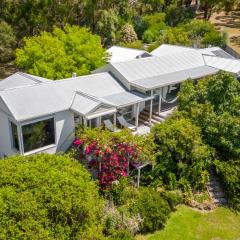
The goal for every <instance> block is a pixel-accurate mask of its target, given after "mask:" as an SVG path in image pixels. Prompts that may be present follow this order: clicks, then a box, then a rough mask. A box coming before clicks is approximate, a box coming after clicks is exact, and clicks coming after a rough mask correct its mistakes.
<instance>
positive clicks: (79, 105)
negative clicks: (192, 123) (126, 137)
mask: <svg viewBox="0 0 240 240" xmlns="http://www.w3.org/2000/svg"><path fill="white" fill-rule="evenodd" d="M172 47H173V48H175V46H172ZM168 48H171V46H168ZM161 49H162V50H161ZM202 51H203V52H202ZM202 51H200V50H199V49H193V48H192V49H189V48H187V49H186V50H184V49H181V51H179V52H178V51H170V50H169V54H167V53H166V49H165V47H164V48H163V47H160V49H158V51H156V50H155V53H154V52H153V53H151V54H152V56H151V57H144V58H134V59H130V60H125V61H120V62H109V63H108V64H107V65H105V66H103V67H102V68H99V69H97V70H95V71H94V72H93V73H92V74H90V75H87V76H81V77H72V78H68V79H62V80H58V81H52V80H49V79H44V78H41V77H37V76H33V75H29V74H25V73H20V72H18V73H15V74H13V75H12V76H10V77H8V78H6V79H4V80H2V81H0V133H1V134H0V155H1V157H4V156H9V155H13V154H18V153H19V154H22V155H29V154H34V153H38V152H48V153H56V152H59V151H65V150H66V149H67V148H68V147H69V146H70V145H71V143H72V141H73V139H74V129H75V124H76V123H81V124H83V125H85V126H89V127H96V126H100V125H101V124H102V123H103V122H104V121H105V120H110V121H111V122H112V123H113V124H114V126H116V124H117V117H118V116H119V115H121V116H123V117H124V119H125V120H126V121H129V122H131V123H132V124H135V126H136V128H138V126H139V125H140V124H149V125H151V124H153V123H155V122H158V121H161V120H162V117H161V116H162V115H161V114H163V112H164V111H166V110H167V109H171V108H172V107H175V106H176V104H177V93H178V91H179V89H180V84H181V82H183V81H185V80H187V79H189V78H192V79H199V78H202V77H204V76H208V75H213V74H216V73H217V72H218V71H219V70H225V71H228V72H232V73H235V74H236V75H238V74H239V73H240V61H239V60H237V59H234V58H232V57H231V58H230V57H228V56H227V54H226V55H224V53H223V52H221V56H219V54H220V53H219V52H218V53H216V52H215V53H214V51H216V49H215V50H214V49H212V50H210V49H205V50H202ZM207 51H210V52H211V53H210V52H209V53H208V54H206V52H207ZM217 51H223V50H221V49H220V50H219V49H218V50H217ZM156 55H158V56H156Z"/></svg>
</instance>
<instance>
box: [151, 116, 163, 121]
mask: <svg viewBox="0 0 240 240" xmlns="http://www.w3.org/2000/svg"><path fill="white" fill-rule="evenodd" d="M152 119H154V120H156V121H158V122H163V121H164V119H163V118H161V117H159V116H158V115H153V116H152Z"/></svg>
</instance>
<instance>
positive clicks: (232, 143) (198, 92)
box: [179, 72, 240, 159]
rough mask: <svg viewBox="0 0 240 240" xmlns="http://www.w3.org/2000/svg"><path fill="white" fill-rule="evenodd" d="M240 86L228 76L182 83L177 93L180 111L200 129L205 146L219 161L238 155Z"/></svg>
mask: <svg viewBox="0 0 240 240" xmlns="http://www.w3.org/2000/svg"><path fill="white" fill-rule="evenodd" d="M239 96H240V83H239V81H238V80H237V79H236V77H235V76H234V75H232V74H230V73H226V72H220V73H219V74H217V75H215V76H211V77H207V78H205V79H203V80H200V81H198V83H197V84H194V83H193V82H192V81H188V82H185V83H184V84H183V86H182V90H181V92H180V106H179V109H180V110H181V111H185V112H186V114H187V116H188V117H190V118H191V119H192V120H193V121H194V123H195V124H196V125H197V126H199V127H200V128H201V129H202V133H203V137H204V140H205V141H206V143H208V144H209V145H210V146H212V147H214V148H215V149H216V150H217V153H218V154H219V157H220V158H222V159H231V158H237V157H239V154H240V139H239V136H240V112H239V109H240V97H239Z"/></svg>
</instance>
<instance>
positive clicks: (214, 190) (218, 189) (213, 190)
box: [208, 185, 222, 192]
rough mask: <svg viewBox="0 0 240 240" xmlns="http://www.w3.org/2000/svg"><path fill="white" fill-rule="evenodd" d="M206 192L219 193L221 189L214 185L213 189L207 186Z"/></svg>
mask: <svg viewBox="0 0 240 240" xmlns="http://www.w3.org/2000/svg"><path fill="white" fill-rule="evenodd" d="M208 191H209V192H219V191H222V187H221V186H219V185H215V186H214V187H213V186H211V185H209V186H208Z"/></svg>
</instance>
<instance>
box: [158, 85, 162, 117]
mask: <svg viewBox="0 0 240 240" xmlns="http://www.w3.org/2000/svg"><path fill="white" fill-rule="evenodd" d="M161 105H162V88H161V90H160V93H159V102H158V114H160V112H161Z"/></svg>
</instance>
